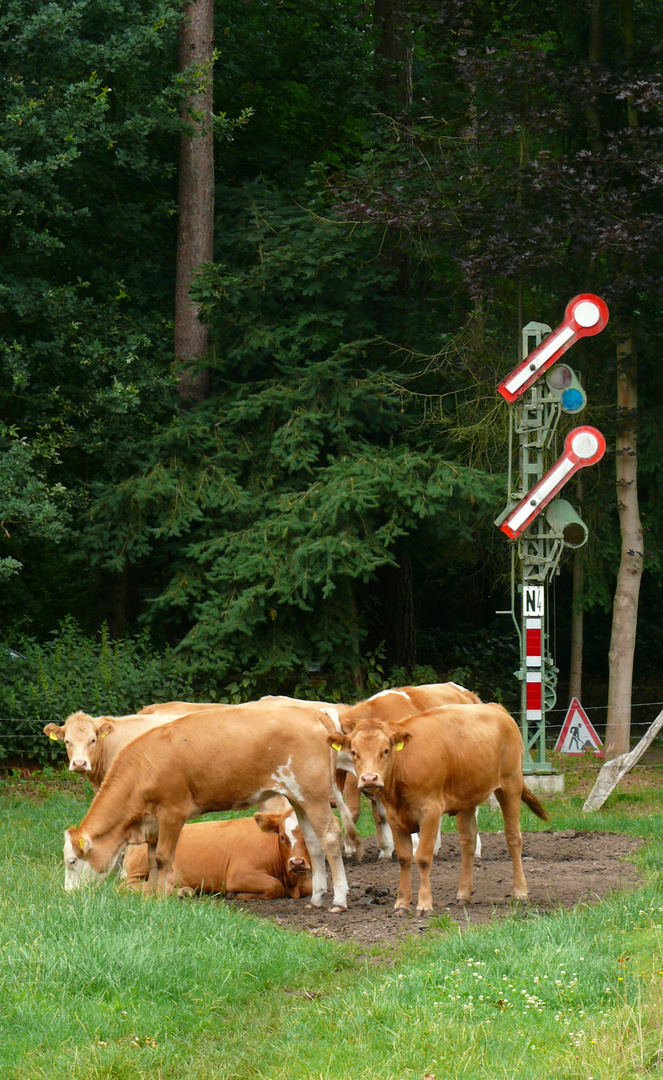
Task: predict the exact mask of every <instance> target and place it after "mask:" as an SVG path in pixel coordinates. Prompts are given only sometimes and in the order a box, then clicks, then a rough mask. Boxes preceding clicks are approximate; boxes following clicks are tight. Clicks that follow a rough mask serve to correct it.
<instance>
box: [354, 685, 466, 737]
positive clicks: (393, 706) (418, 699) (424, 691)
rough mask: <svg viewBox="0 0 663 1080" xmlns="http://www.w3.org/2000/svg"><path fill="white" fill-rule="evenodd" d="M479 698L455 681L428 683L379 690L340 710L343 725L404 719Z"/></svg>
mask: <svg viewBox="0 0 663 1080" xmlns="http://www.w3.org/2000/svg"><path fill="white" fill-rule="evenodd" d="M480 703H481V702H480V698H478V697H477V695H476V694H474V693H473V692H472V691H471V690H466V689H465V688H464V687H463V686H458V685H457V684H456V683H453V682H448V683H430V684H426V685H423V686H403V687H399V688H398V689H394V690H382V691H381V692H380V693H379V694H374V695H373V697H370V698H367V699H366V700H365V701H360V702H358V703H357V704H356V705H353V706H352V707H351V708H347V709H345V710H344V711H343V713H341V718H342V722H343V725H344V727H345V726H346V725H351V724H352V723H356V722H358V721H359V720H385V721H388V720H403V719H405V717H407V716H414V715H415V714H416V713H420V712H425V711H426V710H427V709H433V708H436V707H437V706H441V705H465V704H468V705H476V704H480Z"/></svg>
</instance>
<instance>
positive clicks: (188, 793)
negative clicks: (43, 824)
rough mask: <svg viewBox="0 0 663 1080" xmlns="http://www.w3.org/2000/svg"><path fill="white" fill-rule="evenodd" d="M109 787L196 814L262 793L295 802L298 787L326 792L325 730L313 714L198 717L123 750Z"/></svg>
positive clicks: (253, 710) (280, 710) (278, 711)
mask: <svg viewBox="0 0 663 1080" xmlns="http://www.w3.org/2000/svg"><path fill="white" fill-rule="evenodd" d="M295 772H296V773H297V780H296V782H295V781H294V777H295ZM109 783H112V787H113V789H115V790H117V791H118V792H124V791H130V790H131V789H132V788H133V787H134V786H136V785H137V786H138V787H139V789H140V792H141V797H142V798H144V799H149V798H152V797H153V798H155V799H157V800H162V799H163V798H164V796H165V795H167V796H168V799H169V801H172V802H176V803H177V802H182V803H186V802H187V801H190V802H191V803H192V805H194V806H195V807H196V808H198V812H199V813H206V812H212V811H215V810H230V809H233V808H236V809H239V808H242V807H246V808H248V807H249V806H253V805H254V804H255V803H256V802H257V801H258V800H259V799H260V797H261V795H262V794H263V793H273V794H282V795H286V796H287V797H289V798H291V797H292V795H293V789H294V795H295V801H296V794H297V788H298V785H301V784H303V785H304V787H305V788H307V789H308V788H311V789H312V790H313V789H315V790H320V789H321V788H322V789H325V788H328V786H329V748H328V744H327V742H326V729H325V727H324V726H323V724H322V723H321V722H320V720H319V718H318V712H317V710H315V709H312V710H311V712H310V714H306V713H305V711H304V710H302V709H297V710H296V715H293V712H292V709H290V708H287V707H284V706H280V707H276V706H275V707H274V708H273V709H269V710H267V709H264V708H260V707H258V706H256V705H251V704H247V705H227V706H225V707H222V708H221V709H218V710H209V711H205V712H197V713H193V714H191V715H188V716H183V717H180V718H178V719H176V720H173V721H172V722H170V723H168V724H166V725H161V726H159V727H155V728H153V729H152V730H151V731H148V732H146V733H145V734H143V735H141V736H139V737H138V738H137V739H134V740H133V741H132V742H131V743H129V744H128V745H127V746H125V747H124V749H123V750H121V751H120V753H119V754H118V755H117V757H116V759H115V761H114V762H113V765H112V767H111V770H110V772H109V774H108V777H107V784H109ZM105 786H106V785H105ZM108 797H110V795H109V796H108ZM119 797H121V795H119Z"/></svg>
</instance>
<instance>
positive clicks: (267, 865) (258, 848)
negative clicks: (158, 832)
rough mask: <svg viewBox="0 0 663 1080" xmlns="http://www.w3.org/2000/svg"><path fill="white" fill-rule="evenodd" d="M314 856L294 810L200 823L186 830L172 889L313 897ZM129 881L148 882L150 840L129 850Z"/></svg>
mask: <svg viewBox="0 0 663 1080" xmlns="http://www.w3.org/2000/svg"><path fill="white" fill-rule="evenodd" d="M310 869H311V863H310V860H309V854H308V850H307V847H306V844H305V842H304V837H303V836H302V833H301V830H300V829H299V826H298V825H297V818H296V816H295V814H294V812H293V811H292V810H288V811H287V812H286V813H279V814H270V813H259V814H254V815H253V817H248V818H237V819H235V820H232V821H196V822H193V823H191V824H189V825H185V826H184V827H183V828H182V831H181V833H180V837H179V840H178V841H177V847H176V848H175V858H174V860H173V865H172V867H171V869H170V871H169V874H168V879H167V880H168V886H169V891H173V890H177V891H179V893H180V895H192V894H194V893H223V894H225V895H226V896H228V897H230V895H231V894H233V895H234V896H235V897H236V898H237V899H238V900H257V899H266V900H278V899H280V898H281V897H283V896H291V897H293V898H294V899H297V898H299V897H301V896H310V895H311V891H312V883H311V878H310V877H309V872H310ZM123 872H124V874H125V877H126V880H125V885H127V886H128V887H129V888H132V889H142V888H143V887H144V886H146V883H147V879H148V875H149V865H148V857H147V844H135V845H132V846H130V847H128V848H127V850H126V852H125V856H124V871H123Z"/></svg>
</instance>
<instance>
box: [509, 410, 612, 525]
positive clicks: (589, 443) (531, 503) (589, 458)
mask: <svg viewBox="0 0 663 1080" xmlns="http://www.w3.org/2000/svg"><path fill="white" fill-rule="evenodd" d="M604 453H605V437H604V436H603V435H602V434H601V432H600V431H597V429H596V428H593V427H577V428H574V429H573V431H570V432H569V434H568V435H567V436H566V438H565V440H564V453H563V454H562V456H561V458H559V460H558V461H556V462H555V464H554V465H553V466H552V468H551V469H548V472H547V473H546V474H545V476H542V477H541V479H540V480H539V481H538V483H536V484H535V485H534V487H533V488H531V489H530V491H528V492H527V495H526V496H525V498H524V499H521V500H520V502H519V503H518V505H517V506H516V507H515V508H514V509H513V510H512V511H511V513H510V514H509V516H508V517H507V518H506V519H505V520H504V521H503V522H502V524H501V525H500V529H501V530H502V532H503V533H505V534H506V535H507V536H508V537H509V539H511V540H515V539H516V538H517V537H518V536H520V534H521V532H523V530H524V529H526V528H527V526H528V525H529V524H530V523H531V522H532V521H533V520H534V518H535V517H536V515H537V514H538V513H540V511H541V510H542V509H543V507H544V506H547V505H548V503H549V502H550V500H551V499H553V498H554V497H555V495H556V494H557V492H558V491H559V490H560V489H561V488H562V487H563V486H564V484H565V483H566V482H567V480H570V479H571V477H572V476H573V474H574V473H577V472H578V469H584V467H585V466H586V465H594V464H595V463H596V462H597V461H600V460H601V458H602V457H603V455H604Z"/></svg>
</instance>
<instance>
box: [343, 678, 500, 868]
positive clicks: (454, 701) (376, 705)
mask: <svg viewBox="0 0 663 1080" xmlns="http://www.w3.org/2000/svg"><path fill="white" fill-rule="evenodd" d="M480 701H481V699H480V698H478V697H477V695H476V694H475V693H473V692H472V690H466V689H465V687H464V686H459V685H458V683H454V682H446V683H426V684H424V685H422V686H402V687H398V688H396V689H393V690H381V691H380V692H379V693H377V694H373V695H372V697H370V698H367V699H366V700H365V701H360V702H359V703H358V704H357V705H352V706H350V707H349V706H345V707H342V708H341V709H340V710H339V713H338V715H339V719H340V720H342V723H343V728H344V730H345V731H350V730H351V728H352V727H353V726H354V724H356V723H357V722H358V721H359V720H404V719H405V718H406V717H407V716H413V715H415V714H416V713H420V712H425V711H426V709H432V708H434V707H435V706H438V705H472V704H474V705H477V704H479V703H480ZM328 715H332V714H330V713H329V712H328ZM337 726H338V725H337ZM338 768H339V769H343V770H345V771H346V774H347V775H346V780H345V784H344V785H343V795H344V798H345V801H346V803H347V806H348V809H349V810H350V813H351V815H352V819H353V821H356V820H357V818H358V817H359V814H360V812H361V796H360V792H359V788H358V786H357V779H356V776H355V772H354V768H353V766H352V761H351V759H350V757H349V755H347V754H344V753H341V754H339V759H338ZM371 810H372V812H373V820H374V822H375V832H376V836H377V841H378V859H390V858H391V856H392V855H393V852H394V838H393V836H392V833H391V829H390V828H389V825H388V823H387V818H386V815H385V810H384V806H383V805H382V803H381V801H380V799H379V798H378V797H377V796H375V795H373V796H372V797H371ZM414 843H415V845H416V843H417V839H416V837H415V840H414ZM476 855H477V858H480V856H481V839H480V838H479V836H478V835H477V844H476Z"/></svg>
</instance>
